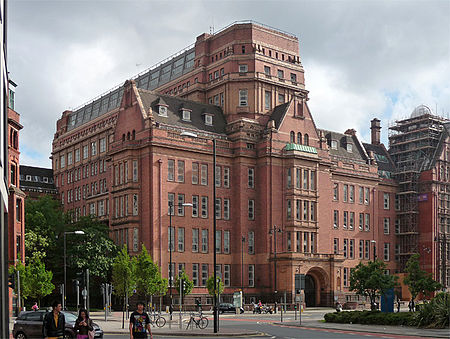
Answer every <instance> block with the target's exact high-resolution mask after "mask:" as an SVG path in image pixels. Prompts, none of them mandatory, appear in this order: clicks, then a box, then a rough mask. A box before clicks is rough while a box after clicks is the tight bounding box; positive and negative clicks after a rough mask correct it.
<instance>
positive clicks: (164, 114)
mask: <svg viewBox="0 0 450 339" xmlns="http://www.w3.org/2000/svg"><path fill="white" fill-rule="evenodd" d="M158 115H159V116H161V117H167V107H166V106H164V105H159V109H158Z"/></svg>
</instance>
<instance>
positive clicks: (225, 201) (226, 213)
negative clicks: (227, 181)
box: [223, 198, 230, 220]
mask: <svg viewBox="0 0 450 339" xmlns="http://www.w3.org/2000/svg"><path fill="white" fill-rule="evenodd" d="M223 218H224V219H225V220H230V199H226V198H224V199H223Z"/></svg>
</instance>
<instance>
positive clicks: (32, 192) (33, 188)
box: [20, 165, 58, 199]
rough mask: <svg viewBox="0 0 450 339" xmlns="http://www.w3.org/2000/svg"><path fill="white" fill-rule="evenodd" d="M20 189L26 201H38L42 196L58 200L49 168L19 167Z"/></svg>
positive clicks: (51, 171)
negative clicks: (49, 196)
mask: <svg viewBox="0 0 450 339" xmlns="http://www.w3.org/2000/svg"><path fill="white" fill-rule="evenodd" d="M20 189H21V190H22V191H23V192H24V193H25V194H26V197H27V199H38V198H39V197H41V196H43V195H51V196H53V197H55V198H58V195H57V194H58V191H57V190H56V187H55V182H54V180H53V170H52V169H51V168H42V167H35V166H26V165H20Z"/></svg>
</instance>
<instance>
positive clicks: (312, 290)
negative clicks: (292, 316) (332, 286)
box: [305, 274, 316, 307]
mask: <svg viewBox="0 0 450 339" xmlns="http://www.w3.org/2000/svg"><path fill="white" fill-rule="evenodd" d="M305 304H306V307H314V306H316V283H315V281H314V278H313V277H312V275H310V274H307V275H306V276H305Z"/></svg>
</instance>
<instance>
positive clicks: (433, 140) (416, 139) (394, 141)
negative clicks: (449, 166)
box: [389, 106, 448, 270]
mask: <svg viewBox="0 0 450 339" xmlns="http://www.w3.org/2000/svg"><path fill="white" fill-rule="evenodd" d="M447 121H448V120H446V119H445V118H441V117H438V116H435V115H432V114H431V110H430V109H429V108H428V107H426V106H419V107H418V108H416V109H415V110H414V112H413V114H412V115H411V117H410V118H408V119H404V120H399V121H396V122H395V124H394V125H393V126H390V127H389V153H390V155H391V157H392V159H393V161H394V163H395V164H396V172H395V174H394V178H395V179H396V181H397V183H398V186H399V190H398V201H399V203H400V211H399V212H398V213H397V218H398V223H399V226H400V230H399V234H398V239H399V244H400V253H399V255H400V268H401V270H404V268H405V266H406V262H407V261H408V259H409V258H410V256H411V255H412V254H414V253H419V225H418V222H419V209H418V207H419V205H418V198H419V195H420V193H421V192H422V191H423V189H424V187H421V183H420V181H419V177H420V173H421V172H422V171H424V170H426V169H428V168H429V166H430V164H431V163H432V160H433V157H434V155H435V154H434V153H435V151H436V148H437V146H438V143H439V140H440V138H441V134H442V131H443V129H444V123H445V122H447Z"/></svg>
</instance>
